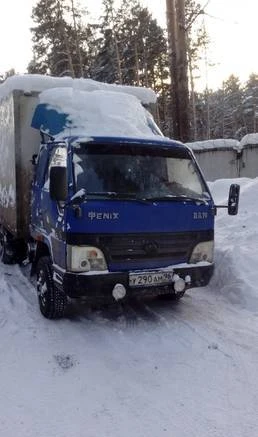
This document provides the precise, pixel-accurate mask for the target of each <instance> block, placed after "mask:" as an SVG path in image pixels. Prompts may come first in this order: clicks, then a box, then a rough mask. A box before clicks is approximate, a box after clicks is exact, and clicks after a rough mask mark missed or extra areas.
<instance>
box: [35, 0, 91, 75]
mask: <svg viewBox="0 0 258 437" xmlns="http://www.w3.org/2000/svg"><path fill="white" fill-rule="evenodd" d="M81 17H82V12H81V11H80V9H79V7H78V6H76V5H75V3H74V1H73V0H66V1H65V0H39V2H38V3H37V5H36V6H35V7H34V8H33V10H32V18H33V21H34V23H35V26H34V27H33V28H32V29H31V31H32V34H33V37H32V41H33V54H34V56H33V59H32V61H31V62H30V64H29V67H28V71H29V72H30V73H41V74H46V73H48V74H52V75H54V76H64V75H69V76H72V77H80V76H85V75H87V73H88V70H89V65H88V64H89V63H88V56H89V55H88V52H89V43H88V40H90V43H91V37H92V32H91V29H90V28H89V26H84V25H83V24H82V20H81Z"/></svg>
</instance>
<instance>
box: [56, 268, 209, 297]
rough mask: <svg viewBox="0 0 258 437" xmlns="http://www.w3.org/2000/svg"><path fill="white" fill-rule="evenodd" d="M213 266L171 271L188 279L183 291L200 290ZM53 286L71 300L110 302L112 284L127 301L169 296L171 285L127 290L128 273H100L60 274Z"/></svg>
mask: <svg viewBox="0 0 258 437" xmlns="http://www.w3.org/2000/svg"><path fill="white" fill-rule="evenodd" d="M213 270H214V265H213V264H210V265H205V266H196V267H183V268H176V267H174V268H173V272H174V274H178V275H179V276H180V277H181V278H185V277H186V276H188V275H189V276H190V277H191V283H190V284H187V286H186V289H189V288H193V287H203V286H205V285H207V284H208V283H209V281H210V278H211V276H212V274H213ZM55 278H58V280H55ZM54 280H55V283H56V286H58V287H59V288H60V287H61V288H62V290H63V291H64V292H65V294H66V295H67V296H69V297H71V298H78V297H88V298H90V299H94V298H96V299H98V298H112V290H113V288H114V286H115V285H116V284H122V285H123V286H124V287H125V288H126V292H127V294H126V295H127V297H130V296H131V297H133V296H143V295H146V294H147V295H159V294H165V293H171V290H173V285H172V284H169V285H162V286H151V287H130V286H129V273H128V272H115V273H113V272H112V273H102V274H76V273H68V272H65V273H60V271H56V274H54Z"/></svg>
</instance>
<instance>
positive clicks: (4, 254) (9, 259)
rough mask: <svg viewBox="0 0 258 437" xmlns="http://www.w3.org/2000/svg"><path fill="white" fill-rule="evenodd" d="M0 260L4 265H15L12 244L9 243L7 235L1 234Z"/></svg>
mask: <svg viewBox="0 0 258 437" xmlns="http://www.w3.org/2000/svg"><path fill="white" fill-rule="evenodd" d="M0 259H1V261H2V263H3V264H13V263H14V257H13V251H12V250H11V249H10V244H9V243H8V239H7V236H6V234H5V233H4V234H2V233H1V235H0Z"/></svg>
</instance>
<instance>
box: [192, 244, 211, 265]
mask: <svg viewBox="0 0 258 437" xmlns="http://www.w3.org/2000/svg"><path fill="white" fill-rule="evenodd" d="M213 251H214V241H213V240H212V241H204V242H203V243H199V244H197V245H196V246H195V248H194V250H193V251H192V255H191V257H190V264H196V263H198V262H200V261H207V262H209V263H212V262H213Z"/></svg>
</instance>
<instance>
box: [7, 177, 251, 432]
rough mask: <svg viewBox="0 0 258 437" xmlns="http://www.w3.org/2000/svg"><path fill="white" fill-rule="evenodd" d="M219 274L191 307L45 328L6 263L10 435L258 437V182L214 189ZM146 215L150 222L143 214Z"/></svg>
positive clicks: (73, 316)
mask: <svg viewBox="0 0 258 437" xmlns="http://www.w3.org/2000/svg"><path fill="white" fill-rule="evenodd" d="M236 182H237V183H240V185H241V200H240V207H239V214H238V216H232V217H231V216H228V214H227V212H226V210H218V216H217V218H216V233H215V235H216V237H215V239H216V248H215V256H216V270H215V275H214V278H213V279H212V281H211V284H210V285H209V286H208V287H204V288H199V289H194V290H191V291H189V292H188V293H187V294H186V296H185V297H184V298H183V299H182V301H181V302H180V304H178V305H174V304H172V303H171V302H162V301H159V300H155V301H147V302H145V303H144V304H142V305H140V303H139V302H138V303H135V304H134V305H132V306H128V305H127V306H126V305H125V307H124V308H123V309H121V308H116V309H115V308H109V309H107V310H98V311H96V310H90V309H89V308H87V307H86V306H85V305H83V304H81V305H79V304H77V306H74V307H71V309H70V312H69V314H68V315H67V317H66V318H65V319H63V320H59V321H49V320H45V319H44V318H43V317H42V316H41V315H40V314H39V309H38V305H37V297H36V292H35V289H34V287H33V286H32V284H31V283H30V282H29V280H28V279H27V276H26V275H24V274H22V272H21V270H20V269H19V267H18V266H6V265H3V264H1V263H0V368H1V372H0V411H1V415H0V436H1V437H13V436H19V437H35V436H37V437H46V436H48V437H66V436H69V437H86V436H87V437H95V436H105V437H121V436H123V437H131V436H137V437H156V436H158V437H161V436H173V437H190V436H198V437H243V436H246V437H255V436H256V435H257V427H258V416H257V393H258V376H257V362H258V348H257V336H258V289H257V284H258V269H257V265H258V203H257V192H258V178H257V179H254V180H250V179H236V180H218V181H215V182H214V183H210V188H211V190H212V192H213V194H214V198H215V201H216V202H217V203H221V204H225V203H226V201H227V196H228V189H229V185H230V183H236ZM139 219H140V218H139Z"/></svg>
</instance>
